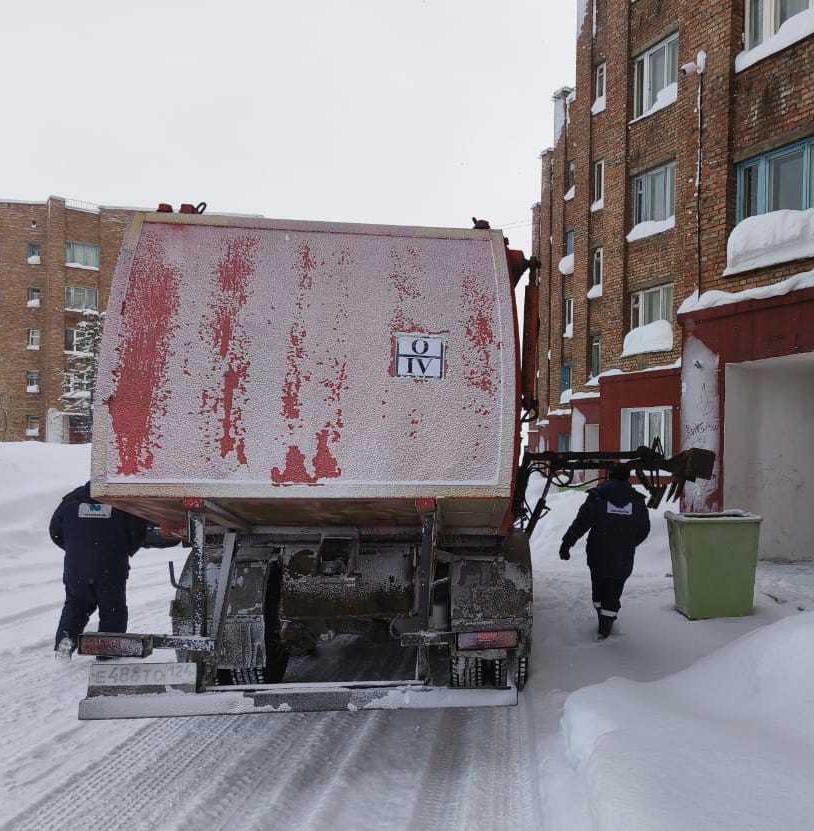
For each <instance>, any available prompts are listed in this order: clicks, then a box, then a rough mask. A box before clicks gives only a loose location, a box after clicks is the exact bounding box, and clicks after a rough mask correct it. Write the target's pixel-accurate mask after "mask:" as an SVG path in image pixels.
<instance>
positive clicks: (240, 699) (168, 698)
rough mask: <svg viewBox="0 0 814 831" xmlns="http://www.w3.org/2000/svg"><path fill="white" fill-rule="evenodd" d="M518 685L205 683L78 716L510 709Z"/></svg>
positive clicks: (99, 706)
mask: <svg viewBox="0 0 814 831" xmlns="http://www.w3.org/2000/svg"><path fill="white" fill-rule="evenodd" d="M515 704H517V689H516V688H515V687H513V686H509V687H506V688H505V689H473V690H460V689H450V688H448V687H435V686H428V685H426V684H423V683H421V682H419V681H384V682H349V683H333V682H331V683H307V684H259V685H256V686H250V687H248V686H247V687H210V688H208V689H207V690H206V691H205V692H201V693H194V692H180V691H172V692H161V693H138V694H133V693H122V694H109V695H96V696H92V697H88V698H85V699H83V700H82V701H80V702H79V718H80V720H92V719H116V718H156V717H177V716H215V715H236V714H245V713H308V712H324V711H337V710H347V711H351V712H353V711H357V710H410V709H415V710H423V709H439V708H452V707H511V706H513V705H515Z"/></svg>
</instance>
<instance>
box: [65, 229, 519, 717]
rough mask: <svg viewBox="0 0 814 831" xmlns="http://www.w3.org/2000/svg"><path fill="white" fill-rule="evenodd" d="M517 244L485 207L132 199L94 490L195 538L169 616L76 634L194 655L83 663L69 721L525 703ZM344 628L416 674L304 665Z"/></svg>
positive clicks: (101, 377) (98, 644)
mask: <svg viewBox="0 0 814 831" xmlns="http://www.w3.org/2000/svg"><path fill="white" fill-rule="evenodd" d="M511 253H512V252H508V251H507V248H506V246H505V242H504V239H503V237H502V234H501V233H500V232H498V231H492V230H488V229H479V230H459V229H432V228H404V227H386V226H364V225H345V224H330V223H310V222H290V221H277V220H266V219H254V218H234V217H228V218H227V217H221V216H199V215H195V214H172V213H154V214H143V215H138V216H137V217H136V219H135V220H134V221H133V223H132V226H131V228H130V229H129V231H128V233H127V235H126V237H125V241H124V244H123V248H122V251H121V254H120V258H119V262H118V265H117V268H116V271H115V275H114V279H113V286H112V291H111V296H110V302H109V306H108V312H107V318H106V322H105V332H104V338H103V345H102V350H101V355H100V360H99V372H98V380H97V393H96V401H97V405H96V408H95V418H94V433H93V457H92V493H93V496H94V498H96V499H98V500H100V501H102V502H105V503H111V504H113V505H116V506H118V507H121V508H123V509H126V510H129V511H132V512H134V513H136V514H139V515H141V516H144V517H146V518H148V519H150V520H151V521H154V522H157V523H159V524H160V525H161V526H162V527H163V528H164V529H166V530H168V531H173V532H175V533H177V534H181V533H183V534H184V536H185V537H186V538H187V539H188V541H189V542H190V544H191V553H190V556H189V558H188V560H187V563H186V566H185V568H184V571H183V573H182V575H181V576H180V579H179V580H178V581H177V583H176V587H177V595H176V599H175V601H174V603H173V605H172V610H171V616H172V621H173V630H174V631H173V635H172V636H161V635H156V636H132V637H131V638H130V639H129V640H127V641H126V642H125V641H124V640H123V639H119V640H118V641H116V645H114V647H115V648H113V647H111V644H113V641H112V640H110V639H107V641H105V637H104V636H84V637H83V645H82V651H84V652H89V653H93V652H94V651H98V652H106V651H107V652H108V654H109V653H110V652H111V649H112V653H113V654H124V653H128V654H131V655H134V656H140V655H144V654H146V653H148V652H149V651H150V650H151V649H152V647H153V646H162V645H163V646H173V647H175V648H176V650H177V652H178V658H179V661H180V663H179V664H177V665H169V664H168V665H160V666H161V667H162V669H161V670H159V669H158V668H154V669H150V668H151V667H156V665H153V664H150V663H144V664H141V665H139V664H127V665H126V668H125V667H124V666H123V665H121V664H118V663H117V664H107V665H104V664H100V665H97V666H94V667H93V669H92V672H91V684H90V688H89V695H88V698H86V699H85V700H84V701H83V702H82V705H81V707H80V716H81V717H83V718H106V717H121V716H124V717H128V716H140V715H164V714H166V715H191V714H198V713H219V712H266V711H281V710H283V711H288V710H309V709H337V708H350V709H356V708H359V707H367V708H394V707H403V706H411V707H428V706H456V705H459V706H472V705H478V704H488V705H491V704H512V703H515V702H516V700H517V688H518V687H520V686H522V684H523V682H524V680H525V673H526V664H527V656H528V652H529V646H530V637H531V596H532V586H531V565H530V557H529V545H528V539H527V537H526V535H524V534H522V533H521V532H519V531H516V530H514V529H513V528H512V523H513V520H514V518H515V512H514V506H513V503H512V497H513V487H514V481H515V477H516V474H517V453H518V440H519V439H518V437H519V407H520V389H519V357H518V354H519V349H518V336H517V325H516V315H515V309H514V296H513V286H514V284H515V283H516V281H517V278H518V277H519V275H518V274H517V262H516V260H517V258H515V261H514V262H513V258H512V256H511ZM520 259H521V260H522V257H521V258H520ZM524 266H525V263H522V264H521V266H520V270H521V271H522V270H523V267H524ZM182 529H184V530H183V531H182ZM173 580H174V578H173ZM174 582H175V581H174ZM336 636H339V640H341V639H342V638H347V639H348V640H349V641H351V640H352V641H354V642H356V643H357V644H358V642H361V643H362V644H368V645H369V648H370V650H372V651H375V650H376V649H379V648H384V647H387V648H390V649H392V644H395V646H396V648H397V650H399V651H400V652H401V653H402V654H404V655H409V660H410V661H411V662H412V663H413V665H414V667H415V671H414V673H412V676H413V677H411V678H410V679H409V680H407V681H403V680H398V679H395V680H394V679H392V678H386V677H374V678H365V679H363V680H358V681H355V682H353V683H350V682H346V681H337V680H336V679H335V678H333V677H331V678H330V679H326V676H325V673H322V674H320V673H317V676H316V677H318V678H319V679H320V680H319V681H318V682H315V681H314V673H313V672H312V673H311V676H310V677H308V673H307V672H306V673H305V675H302V674H301V673H300V674H299V675H298V673H297V671H296V670H297V666H296V665H297V664H298V660H299V663H300V664H303V663H308V662H309V661H310V665H311V666H312V668H313V666H315V665H316V666H319V665H320V661H321V657H320V652H321V651H322V650H323V649H325V648H326V647H325V646H324V644H325V643H326V642H327V641H328V640H337V637H336ZM111 637H113V636H111ZM94 638H95V640H94ZM382 641H383V642H385V644H384V646H381V644H380V642H382ZM388 641H390V644H387V642H388ZM122 644H125V646H122ZM117 650H119V651H117ZM315 650H316V657H315V658H314V657H311V658H308V659H297V658H296V656H297V655H300V654H310V655H313V653H314V651H315ZM439 655H440V656H442V658H441V660H440V663H439ZM291 656H294V657H293V658H292V659H291V661H289V657H291ZM331 660H333V661H334V662H335V663H338V665H339V666H347V664H346V663H345V662H344V661H343V659H341V658H340V659H337V658H336V657H335V656H334V657H333V658H331ZM385 663H386V662H385ZM397 663H398V662H397ZM402 663H403V662H402ZM439 666H441V667H442V668H441V669H439ZM118 668H120V669H118ZM286 670H288V672H287V671H286ZM289 682H290V683H289ZM180 690H185V691H187V693H188V694H185V695H180V694H179V691H180Z"/></svg>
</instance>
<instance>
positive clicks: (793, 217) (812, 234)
mask: <svg viewBox="0 0 814 831" xmlns="http://www.w3.org/2000/svg"><path fill="white" fill-rule="evenodd" d="M807 257H814V209H811V210H808V211H772V212H771V213H768V214H759V215H758V216H750V217H749V218H748V219H744V220H743V221H742V222H739V223H738V224H737V225H736V226H735V227H734V228H733V229H732V233H731V234H730V235H729V241H728V242H727V244H726V265H727V267H726V270H725V271H724V277H728V276H729V275H730V274H740V273H741V272H743V271H752V270H753V269H756V268H766V267H768V266H772V265H777V264H779V263H788V262H791V261H792V260H802V259H806V258H807Z"/></svg>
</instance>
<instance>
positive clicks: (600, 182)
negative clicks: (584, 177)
mask: <svg viewBox="0 0 814 831" xmlns="http://www.w3.org/2000/svg"><path fill="white" fill-rule="evenodd" d="M604 196H605V160H604V159H601V160H600V161H598V162H596V163H595V164H594V202H599V201H601V200H602V199H604Z"/></svg>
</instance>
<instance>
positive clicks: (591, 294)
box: [585, 283, 602, 300]
mask: <svg viewBox="0 0 814 831" xmlns="http://www.w3.org/2000/svg"><path fill="white" fill-rule="evenodd" d="M585 296H586V297H587V298H588V300H596V298H597V297H602V283H600V284H599V285H598V286H591V287H590V288H589V289H588V293H587V294H586V295H585Z"/></svg>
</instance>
